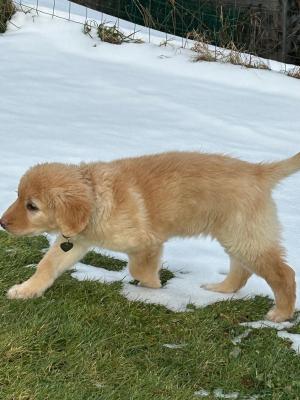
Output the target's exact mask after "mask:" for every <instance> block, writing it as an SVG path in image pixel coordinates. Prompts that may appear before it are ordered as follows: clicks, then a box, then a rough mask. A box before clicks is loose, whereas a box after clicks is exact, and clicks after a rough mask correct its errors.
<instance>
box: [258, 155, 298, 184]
mask: <svg viewBox="0 0 300 400" xmlns="http://www.w3.org/2000/svg"><path fill="white" fill-rule="evenodd" d="M263 169H264V175H265V177H266V178H267V180H268V181H269V183H271V186H275V185H276V184H277V183H279V182H280V181H281V180H282V179H284V178H287V177H288V176H290V175H292V174H294V173H295V172H298V171H300V153H297V154H296V155H294V156H293V157H290V158H287V159H286V160H282V161H279V162H273V163H269V164H263Z"/></svg>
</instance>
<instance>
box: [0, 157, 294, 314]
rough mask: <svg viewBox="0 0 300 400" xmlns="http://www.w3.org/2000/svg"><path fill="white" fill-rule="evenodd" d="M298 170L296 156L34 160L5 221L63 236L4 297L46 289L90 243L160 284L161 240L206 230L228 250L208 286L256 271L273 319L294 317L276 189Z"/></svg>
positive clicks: (225, 287) (22, 231)
mask: <svg viewBox="0 0 300 400" xmlns="http://www.w3.org/2000/svg"><path fill="white" fill-rule="evenodd" d="M299 169H300V153H299V154H297V155H296V156H294V157H292V158H290V159H287V160H284V161H280V162H274V163H265V164H252V163H248V162H245V161H240V160H237V159H234V158H231V157H226V156H222V155H215V154H201V153H185V152H173V153H163V154H158V155H151V156H143V157H138V158H128V159H122V160H116V161H113V162H109V163H101V162H99V163H91V164H81V165H65V164H60V163H49V164H48V163H46V164H41V165H37V166H34V167H32V168H31V169H29V171H27V172H26V174H25V175H24V176H23V177H22V179H21V181H20V184H19V191H18V199H17V200H16V201H15V202H14V203H13V204H12V205H11V206H10V207H9V208H8V210H7V211H6V212H5V213H4V215H3V216H2V218H1V221H0V222H1V225H2V226H3V227H4V228H5V229H7V230H8V231H9V232H11V233H13V234H16V235H30V234H36V233H41V232H59V233H60V234H59V236H58V238H57V240H56V242H55V244H54V245H53V246H52V247H51V248H50V250H49V251H48V253H47V254H46V255H45V257H44V258H43V259H42V261H41V262H40V263H39V265H38V267H37V270H36V272H35V273H34V275H33V276H32V277H31V278H30V279H28V280H27V281H26V282H24V283H22V284H20V285H15V286H13V287H12V288H11V289H10V290H9V291H8V297H9V298H22V299H25V298H30V297H35V296H40V295H42V294H43V293H44V291H45V290H46V289H47V288H48V287H50V286H51V285H52V283H53V282H54V280H55V279H56V278H57V277H58V276H59V275H60V274H61V273H62V272H63V271H65V270H66V269H68V268H71V267H72V265H73V264H74V263H75V262H77V261H78V260H79V259H81V258H82V257H83V255H84V254H85V253H86V252H87V250H88V249H89V247H90V246H93V245H96V246H100V247H104V248H107V249H111V250H116V251H121V252H124V253H126V254H128V257H129V270H130V273H131V275H132V276H133V278H135V279H137V280H138V281H140V284H141V285H143V286H147V287H151V288H158V287H160V279H159V268H160V257H161V253H162V248H163V243H164V242H166V241H167V240H168V239H169V238H171V237H176V236H177V237H189V236H195V235H196V236H197V235H200V234H203V235H211V236H212V237H213V238H215V239H217V240H218V241H219V242H220V243H221V245H222V246H223V248H224V249H225V251H226V253H227V254H228V255H229V257H230V272H229V274H228V276H227V277H226V279H225V280H224V281H223V282H221V283H217V284H213V285H206V288H207V289H209V290H214V291H220V292H224V293H228V292H235V291H237V290H239V289H240V288H241V287H242V286H244V285H245V283H246V282H247V280H248V278H249V277H250V276H251V274H252V273H255V274H257V275H259V276H261V277H263V278H264V279H265V280H266V281H267V282H268V284H269V285H270V286H271V288H272V290H273V292H274V295H275V303H276V304H275V307H274V308H273V309H272V310H270V311H269V313H268V315H267V317H268V318H269V319H271V320H273V321H283V320H286V319H288V318H291V317H292V316H293V313H294V305H295V278H294V275H295V274H294V271H293V270H292V269H291V268H290V267H289V266H288V265H287V264H286V263H285V260H284V249H283V247H282V246H281V244H280V225H279V222H278V219H277V215H276V206H275V204H274V202H273V200H272V197H271V190H272V188H273V187H274V186H275V185H276V184H277V182H279V181H280V180H281V179H283V178H285V177H286V176H288V175H290V174H292V173H294V172H296V171H298V170H299ZM35 208H38V209H35ZM62 235H64V236H67V237H70V238H71V239H70V240H71V242H72V243H73V244H74V247H73V249H72V250H70V251H69V252H64V251H62V250H61V248H60V244H61V243H62V242H64V241H65V239H64V238H63V237H62Z"/></svg>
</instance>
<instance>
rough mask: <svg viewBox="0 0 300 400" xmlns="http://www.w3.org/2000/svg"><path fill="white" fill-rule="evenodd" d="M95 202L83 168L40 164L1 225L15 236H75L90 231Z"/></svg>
mask: <svg viewBox="0 0 300 400" xmlns="http://www.w3.org/2000/svg"><path fill="white" fill-rule="evenodd" d="M92 203H93V201H92V188H91V187H90V185H89V183H88V182H87V180H86V179H85V178H84V177H83V176H82V174H81V172H80V168H79V167H77V166H74V165H65V164H60V163H49V164H40V165H37V166H35V167H32V168H31V169H29V170H28V171H27V172H26V173H25V175H24V176H23V177H22V178H21V181H20V184H19V188H18V198H17V200H16V201H15V202H14V203H13V204H12V205H11V206H10V207H9V208H8V209H7V210H6V211H5V213H4V214H3V216H2V218H1V220H0V223H1V225H2V227H3V228H4V229H6V230H7V231H8V232H10V233H12V234H15V235H32V234H37V233H42V232H55V231H59V232H61V233H62V234H63V235H65V236H67V237H72V236H75V235H77V234H78V233H80V232H82V231H83V230H84V229H85V228H86V226H87V224H88V222H89V219H90V216H91V212H92Z"/></svg>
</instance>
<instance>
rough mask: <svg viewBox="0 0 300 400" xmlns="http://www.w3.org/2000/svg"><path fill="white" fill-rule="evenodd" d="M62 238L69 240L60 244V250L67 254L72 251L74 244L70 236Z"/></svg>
mask: <svg viewBox="0 0 300 400" xmlns="http://www.w3.org/2000/svg"><path fill="white" fill-rule="evenodd" d="M62 237H63V238H65V239H67V241H66V242H62V243H61V244H60V248H61V249H62V250H63V251H64V252H65V253H66V252H67V251H70V250H71V249H72V248H73V246H74V245H73V243H72V242H70V238H69V237H68V236H65V235H62Z"/></svg>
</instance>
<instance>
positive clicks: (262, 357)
mask: <svg viewBox="0 0 300 400" xmlns="http://www.w3.org/2000/svg"><path fill="white" fill-rule="evenodd" d="M47 246H48V243H47V241H46V239H45V238H44V237H36V238H23V239H20V238H18V239H16V238H13V237H11V236H8V235H7V234H5V233H4V232H0V291H1V293H0V310H1V313H0V315H1V316H0V324H1V325H0V326H1V329H0V357H1V363H0V399H1V400H47V399H49V400H50V399H51V400H94V399H95V400H96V399H97V400H99V399H103V400H119V399H120V400H152V399H157V400H167V399H168V400H193V399H197V398H199V397H196V396H194V392H195V391H197V390H200V389H201V388H202V389H206V390H208V391H212V390H213V389H216V388H222V389H224V392H233V391H238V392H240V393H241V395H243V396H246V395H247V396H250V395H254V394H256V395H257V394H259V395H260V396H261V397H260V398H264V399H272V400H273V399H275V400H276V399H287V400H292V399H299V398H300V378H299V373H300V357H299V356H297V355H296V354H295V353H294V352H293V351H291V350H290V345H289V343H288V342H287V341H284V340H282V339H280V338H278V337H277V334H276V332H275V330H272V329H261V330H253V331H252V332H251V333H250V335H249V336H248V337H247V338H245V339H244V340H243V341H242V343H241V344H240V345H238V347H239V350H240V351H238V352H233V349H234V348H235V346H234V345H233V344H232V343H231V339H232V338H233V337H235V336H236V335H238V334H240V333H241V332H243V331H244V328H243V327H241V326H240V325H239V323H240V322H245V321H248V320H249V321H250V320H257V319H261V318H262V317H263V315H264V314H265V313H266V311H267V310H268V308H269V307H270V301H269V300H268V299H266V298H262V297H257V298H256V299H254V300H249V301H225V302H221V303H218V304H214V305H212V306H210V307H206V308H204V309H194V308H191V312H186V313H173V312H171V311H169V310H167V309H165V308H164V307H160V306H156V305H151V304H143V303H138V302H129V301H128V300H127V299H125V298H124V297H123V296H121V295H120V293H119V292H120V287H121V284H119V283H116V284H110V285H106V284H101V283H99V282H78V281H76V280H74V279H72V278H71V277H70V275H69V274H68V273H65V274H64V275H63V276H62V277H61V278H59V279H58V280H57V282H56V283H55V285H54V286H53V287H52V288H51V289H49V290H48V291H47V292H46V294H45V295H44V296H43V297H42V298H39V299H34V300H27V301H16V300H15V301H12V300H8V299H6V297H5V293H6V291H7V289H8V288H9V287H10V286H11V285H13V284H15V283H18V282H21V281H22V280H24V279H26V278H28V277H29V276H30V275H31V274H32V272H33V269H32V268H24V266H26V265H28V264H33V263H37V262H38V261H39V260H40V258H41V257H42V255H43V254H42V252H41V250H42V249H43V248H45V247H47ZM84 261H85V262H91V263H92V264H93V265H101V266H103V264H105V265H106V266H107V267H108V268H113V269H115V268H121V267H122V266H123V262H122V261H117V260H113V259H109V258H105V257H104V256H100V255H97V254H96V253H93V252H92V253H90V254H88V255H87V256H86V257H85V259H84ZM164 274H165V279H169V278H170V277H171V276H167V275H166V273H164ZM166 343H171V344H174V343H175V344H184V345H185V346H184V347H182V348H179V349H169V348H166V347H164V346H163V344H166ZM213 398H214V397H213V396H212V395H211V396H209V397H206V399H213ZM240 398H243V397H242V396H241V397H240Z"/></svg>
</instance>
